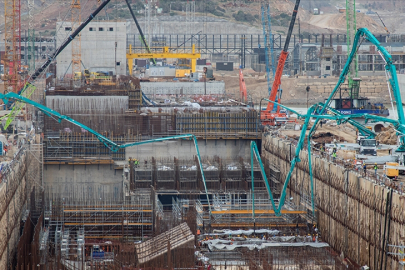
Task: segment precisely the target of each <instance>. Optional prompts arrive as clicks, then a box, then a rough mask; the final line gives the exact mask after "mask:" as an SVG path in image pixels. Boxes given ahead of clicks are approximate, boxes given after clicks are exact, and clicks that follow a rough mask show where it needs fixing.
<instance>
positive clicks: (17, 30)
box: [4, 0, 22, 93]
mask: <svg viewBox="0 0 405 270" xmlns="http://www.w3.org/2000/svg"><path fill="white" fill-rule="evenodd" d="M20 9H21V0H5V1H4V19H5V27H4V31H5V33H4V45H5V51H4V79H5V85H4V86H5V90H6V91H8V92H14V93H16V92H18V91H19V88H20V87H21V85H22V84H21V80H20V79H19V76H18V71H19V68H20V66H21V57H20V56H21V49H20V48H21V46H20V45H21V17H20V16H21V12H20Z"/></svg>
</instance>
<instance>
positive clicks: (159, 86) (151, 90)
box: [141, 81, 225, 98]
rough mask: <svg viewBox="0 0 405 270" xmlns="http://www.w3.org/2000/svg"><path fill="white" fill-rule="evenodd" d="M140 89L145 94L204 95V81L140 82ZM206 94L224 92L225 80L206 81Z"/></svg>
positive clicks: (220, 93)
mask: <svg viewBox="0 0 405 270" xmlns="http://www.w3.org/2000/svg"><path fill="white" fill-rule="evenodd" d="M141 89H142V91H143V92H144V93H145V94H146V95H152V96H153V98H154V97H155V95H204V93H205V91H204V82H153V83H150V82H141ZM206 89H207V94H211V95H222V94H224V93H225V82H223V81H215V82H207V83H206Z"/></svg>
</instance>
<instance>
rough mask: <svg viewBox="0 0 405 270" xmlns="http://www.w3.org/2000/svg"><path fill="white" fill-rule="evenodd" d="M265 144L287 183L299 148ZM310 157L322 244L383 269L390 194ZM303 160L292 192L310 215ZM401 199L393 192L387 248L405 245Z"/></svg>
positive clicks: (392, 261) (275, 141)
mask: <svg viewBox="0 0 405 270" xmlns="http://www.w3.org/2000/svg"><path fill="white" fill-rule="evenodd" d="M262 145H263V148H262V155H263V156H264V159H265V160H266V164H271V165H273V166H275V167H277V168H279V169H280V171H281V179H280V180H281V183H283V182H284V181H285V177H286V175H287V172H288V170H289V169H290V160H291V154H290V153H292V154H293V153H294V152H295V145H294V143H292V144H291V142H290V141H287V140H281V139H280V138H277V137H270V136H266V137H265V138H264V139H263V144H262ZM311 157H312V169H313V174H314V194H315V204H316V208H317V222H318V228H319V229H320V232H321V235H322V239H323V240H326V242H328V243H329V244H330V245H331V246H332V247H333V249H334V250H336V251H337V252H338V253H339V254H340V253H343V255H344V256H345V257H348V258H350V259H351V260H352V261H355V262H356V263H358V264H359V265H366V264H367V265H368V266H369V267H370V269H380V263H381V258H382V254H384V251H383V247H384V245H383V238H384V236H383V232H384V228H385V225H384V223H385V218H386V214H387V212H386V206H387V194H388V192H389V191H390V189H389V188H387V187H386V186H385V185H381V183H376V182H373V181H372V180H370V179H366V178H363V177H362V175H360V174H358V173H356V172H355V171H352V170H345V168H344V167H342V166H339V165H335V164H332V163H329V162H328V161H327V160H325V159H323V158H321V157H320V156H319V155H317V153H312V156H311ZM300 158H301V162H299V163H297V165H296V168H295V170H294V171H293V173H292V178H291V180H290V183H289V186H288V190H287V192H288V194H289V195H288V196H289V197H292V198H293V201H294V203H295V204H297V205H299V204H301V205H305V206H307V207H308V210H310V209H311V208H310V205H308V204H307V202H308V201H310V200H308V198H309V196H310V181H309V171H308V154H307V152H306V151H301V154H300ZM401 199H403V195H402V194H399V193H397V192H396V191H394V193H393V197H392V208H391V212H390V216H391V217H390V228H387V231H390V234H389V239H386V242H385V244H389V245H402V246H403V245H404V242H403V237H404V231H403V226H404V224H405V217H404V215H403V212H404V210H405V208H404V204H403V202H402V201H401ZM387 219H389V218H387ZM387 226H388V222H387ZM388 251H389V252H393V253H398V252H399V250H398V248H392V247H390V248H389V249H388ZM383 260H384V261H387V269H403V268H400V266H399V263H398V257H396V256H391V255H389V256H384V259H383Z"/></svg>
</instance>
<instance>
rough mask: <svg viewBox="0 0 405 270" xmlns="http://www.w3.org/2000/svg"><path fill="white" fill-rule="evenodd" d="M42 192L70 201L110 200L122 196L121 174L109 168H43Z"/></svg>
mask: <svg viewBox="0 0 405 270" xmlns="http://www.w3.org/2000/svg"><path fill="white" fill-rule="evenodd" d="M44 185H45V192H46V193H48V194H53V196H54V197H58V198H69V199H71V200H92V199H100V198H101V199H103V200H105V199H114V200H119V199H120V198H121V196H122V195H121V194H122V170H114V168H113V165H111V166H110V165H63V164H62V165H46V166H44Z"/></svg>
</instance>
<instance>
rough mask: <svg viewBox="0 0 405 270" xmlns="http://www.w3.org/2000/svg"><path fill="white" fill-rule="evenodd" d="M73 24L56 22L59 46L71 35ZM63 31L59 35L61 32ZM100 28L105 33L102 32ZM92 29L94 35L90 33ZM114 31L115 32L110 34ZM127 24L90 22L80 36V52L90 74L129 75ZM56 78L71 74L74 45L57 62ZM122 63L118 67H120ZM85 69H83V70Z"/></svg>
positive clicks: (66, 49) (63, 52)
mask: <svg viewBox="0 0 405 270" xmlns="http://www.w3.org/2000/svg"><path fill="white" fill-rule="evenodd" d="M69 27H71V23H70V22H57V24H56V30H57V31H56V33H57V38H56V40H57V46H60V44H61V43H62V42H63V41H64V40H65V39H66V38H67V36H68V35H70V34H71V33H72V32H71V31H67V30H65V29H68V28H69ZM59 28H60V30H59V31H58V29H59ZM100 28H102V29H103V31H100ZM90 29H92V30H93V31H90ZM110 30H112V31H110ZM126 32H127V31H126V22H108V21H101V22H91V23H89V24H88V25H87V26H86V27H85V28H84V29H83V30H82V32H81V52H82V56H81V57H82V62H83V65H84V66H85V67H86V68H87V69H89V70H90V71H112V72H113V73H114V74H118V75H124V74H126V66H127V64H126V63H127V61H126ZM56 60H57V72H56V73H57V76H58V77H59V78H60V77H62V76H63V75H64V74H65V73H66V70H67V74H72V67H71V66H70V67H69V65H70V63H71V61H72V44H70V45H69V46H67V47H66V48H65V49H64V50H63V51H62V52H61V53H60V54H59V56H58V57H57V58H56ZM118 62H119V63H120V64H119V65H117V63H118ZM82 69H84V68H82Z"/></svg>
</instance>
